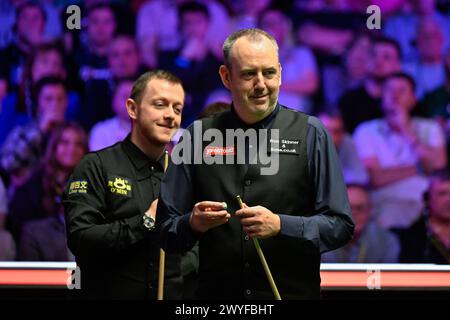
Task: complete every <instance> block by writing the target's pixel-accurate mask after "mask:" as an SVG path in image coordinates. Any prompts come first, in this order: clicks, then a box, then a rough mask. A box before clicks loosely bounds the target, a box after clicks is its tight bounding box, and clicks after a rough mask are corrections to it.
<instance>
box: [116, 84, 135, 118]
mask: <svg viewBox="0 0 450 320" xmlns="http://www.w3.org/2000/svg"><path fill="white" fill-rule="evenodd" d="M132 87H133V82H131V81H121V82H120V83H119V84H118V85H117V88H116V91H115V92H114V97H113V110H114V113H115V114H116V115H117V116H118V117H119V118H120V119H121V120H123V121H127V120H129V117H128V112H127V100H128V97H129V96H130V94H131V88H132Z"/></svg>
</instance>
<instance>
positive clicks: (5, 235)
mask: <svg viewBox="0 0 450 320" xmlns="http://www.w3.org/2000/svg"><path fill="white" fill-rule="evenodd" d="M15 258H16V244H15V243H14V239H13V237H12V236H11V234H10V233H9V232H8V231H7V230H4V229H0V261H14V260H15Z"/></svg>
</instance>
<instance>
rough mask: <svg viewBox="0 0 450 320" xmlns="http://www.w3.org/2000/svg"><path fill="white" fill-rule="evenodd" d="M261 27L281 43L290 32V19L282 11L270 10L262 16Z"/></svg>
mask: <svg viewBox="0 0 450 320" xmlns="http://www.w3.org/2000/svg"><path fill="white" fill-rule="evenodd" d="M261 29H263V30H264V31H266V32H267V33H269V34H270V35H271V36H272V37H274V38H275V40H276V41H277V42H278V44H280V45H281V44H283V43H284V41H285V40H286V37H287V36H288V34H289V21H288V19H287V18H286V17H285V16H284V15H283V13H281V12H280V11H278V10H268V11H266V12H265V13H264V14H263V16H262V17H261Z"/></svg>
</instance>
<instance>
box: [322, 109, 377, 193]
mask: <svg viewBox="0 0 450 320" xmlns="http://www.w3.org/2000/svg"><path fill="white" fill-rule="evenodd" d="M318 117H319V120H320V121H321V122H322V124H323V125H324V127H325V129H327V131H328V132H329V133H330V135H331V138H332V139H333V143H334V145H335V147H336V151H337V152H338V155H339V159H340V160H341V165H342V173H343V175H344V181H345V183H346V184H359V185H367V184H368V182H369V176H368V173H367V170H366V168H365V167H364V165H363V163H362V162H361V160H360V159H359V157H358V152H357V151H356V147H355V143H354V141H353V138H352V136H351V135H350V134H348V133H346V132H345V128H344V122H343V121H342V117H341V116H340V115H339V113H337V112H333V111H328V112H322V113H319V115H318Z"/></svg>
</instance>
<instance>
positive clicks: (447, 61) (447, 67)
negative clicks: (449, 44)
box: [444, 48, 450, 82]
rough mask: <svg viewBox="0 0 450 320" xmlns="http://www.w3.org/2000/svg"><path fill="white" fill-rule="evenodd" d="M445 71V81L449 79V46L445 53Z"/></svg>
mask: <svg viewBox="0 0 450 320" xmlns="http://www.w3.org/2000/svg"><path fill="white" fill-rule="evenodd" d="M444 63H445V73H446V75H447V82H449V81H450V48H449V49H448V50H447V54H446V55H445V60H444Z"/></svg>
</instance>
